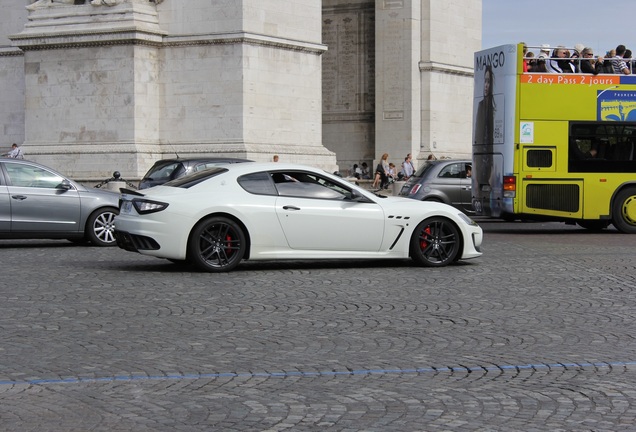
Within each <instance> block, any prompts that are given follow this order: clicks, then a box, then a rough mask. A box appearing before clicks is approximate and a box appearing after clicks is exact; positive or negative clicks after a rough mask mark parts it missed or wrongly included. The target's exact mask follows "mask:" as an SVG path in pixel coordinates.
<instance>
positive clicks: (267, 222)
mask: <svg viewBox="0 0 636 432" xmlns="http://www.w3.org/2000/svg"><path fill="white" fill-rule="evenodd" d="M226 168H227V169H228V170H230V171H229V172H228V173H224V174H221V175H218V176H217V177H212V178H209V179H207V180H205V181H204V182H202V183H200V184H198V185H196V186H192V187H191V188H189V189H184V188H179V187H172V186H169V185H168V186H156V187H153V188H150V189H144V190H143V191H141V192H140V193H141V194H142V195H143V196H144V198H145V199H148V200H153V201H157V202H164V203H168V204H169V206H168V207H167V208H166V209H165V210H163V211H158V212H155V213H150V214H145V215H139V214H138V213H137V212H136V210H135V209H134V208H131V209H124V208H122V209H121V211H120V214H119V216H117V218H116V219H115V227H116V230H117V231H121V232H126V233H133V234H135V235H139V236H146V237H149V238H152V239H154V240H155V241H156V242H157V243H158V244H159V246H160V248H159V249H157V250H139V251H138V252H140V253H143V254H145V255H151V256H157V257H161V258H169V259H174V260H185V259H186V254H187V247H188V237H189V235H190V232H191V231H192V229H193V228H194V226H195V225H196V224H197V223H198V222H199V221H201V220H202V219H204V218H206V217H207V216H209V215H214V214H223V215H229V216H231V217H232V218H234V219H236V220H238V221H240V222H241V223H242V224H243V225H244V226H245V231H246V232H247V235H248V236H249V243H250V246H249V259H250V260H271V259H334V258H350V259H364V258H408V257H409V254H410V240H411V237H412V235H413V232H414V230H415V228H416V226H417V225H418V224H419V223H420V222H421V221H423V220H424V219H427V218H429V217H433V216H443V217H446V218H448V219H450V220H452V221H453V222H454V223H455V225H456V226H457V227H458V228H459V231H460V233H461V236H462V238H463V239H464V242H463V250H462V251H461V253H460V255H461V259H467V258H475V257H478V256H480V255H481V252H480V251H479V250H478V249H479V247H480V245H481V242H482V235H483V234H482V230H481V228H480V227H479V226H478V225H476V224H474V223H472V224H469V223H466V222H465V220H466V219H467V218H466V217H465V216H464V218H466V219H462V218H461V217H460V216H459V215H460V214H461V212H460V211H459V210H457V209H455V208H453V207H451V206H448V205H445V204H441V203H434V202H419V201H415V200H411V199H408V198H401V197H388V198H387V197H385V198H381V197H378V196H376V195H374V194H372V193H370V192H368V191H366V190H364V189H362V188H359V187H358V186H355V185H352V184H349V183H348V182H347V181H345V180H343V179H341V178H339V177H336V176H333V175H331V174H328V173H325V172H323V171H321V170H319V169H316V168H312V167H308V166H302V165H295V164H282V163H275V164H274V163H241V164H233V165H232V166H229V167H226ZM279 169H280V170H305V171H307V172H310V173H313V174H316V175H320V176H321V177H324V178H326V179H329V180H330V181H333V182H338V184H341V185H343V186H346V187H347V188H349V189H351V190H355V191H356V193H357V194H358V195H359V196H363V197H365V198H367V199H368V201H370V202H357V201H354V200H342V199H341V200H330V199H313V198H302V197H286V196H276V195H261V194H254V193H248V192H246V191H245V190H244V189H243V188H242V187H241V185H240V184H238V182H237V181H236V178H238V177H240V176H241V175H243V174H248V173H252V172H258V171H273V170H279ZM132 198H135V195H132V194H123V195H122V199H124V200H130V199H132ZM308 227H311V228H310V229H309V228H308Z"/></svg>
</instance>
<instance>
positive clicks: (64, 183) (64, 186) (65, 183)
mask: <svg viewBox="0 0 636 432" xmlns="http://www.w3.org/2000/svg"><path fill="white" fill-rule="evenodd" d="M56 189H63V190H71V189H73V186H72V185H71V182H70V181H68V180H66V179H64V180H62V183H60V184H59V185H57V186H56Z"/></svg>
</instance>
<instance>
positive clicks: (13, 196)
mask: <svg viewBox="0 0 636 432" xmlns="http://www.w3.org/2000/svg"><path fill="white" fill-rule="evenodd" d="M11 198H13V199H15V200H20V201H23V200H25V199H27V197H26V195H11Z"/></svg>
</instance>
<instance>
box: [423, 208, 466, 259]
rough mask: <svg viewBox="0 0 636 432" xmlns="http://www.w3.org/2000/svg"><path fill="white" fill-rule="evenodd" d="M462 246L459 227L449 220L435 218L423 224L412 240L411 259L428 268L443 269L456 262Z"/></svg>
mask: <svg viewBox="0 0 636 432" xmlns="http://www.w3.org/2000/svg"><path fill="white" fill-rule="evenodd" d="M460 246H461V241H460V234H459V230H458V229H457V227H456V226H455V225H454V224H453V223H452V222H451V221H450V220H448V219H446V218H443V217H433V218H430V219H426V220H425V221H423V222H421V223H420V224H419V225H418V226H417V228H416V229H415V231H414V232H413V237H412V238H411V258H412V259H413V260H414V261H415V262H416V263H418V264H420V265H423V266H427V267H441V266H445V265H447V264H450V263H452V262H453V261H455V260H456V258H457V257H458V254H459V248H460Z"/></svg>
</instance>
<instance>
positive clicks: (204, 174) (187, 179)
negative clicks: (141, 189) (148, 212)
mask: <svg viewBox="0 0 636 432" xmlns="http://www.w3.org/2000/svg"><path fill="white" fill-rule="evenodd" d="M224 172H227V168H223V167H220V166H219V167H213V168H208V169H205V170H203V171H198V172H195V173H192V174H188V175H186V176H183V177H181V178H178V179H175V180H171V181H169V182H168V183H165V184H164V186H172V187H180V188H184V189H188V188H190V187H192V186H195V185H197V184H199V183H201V182H202V181H205V180H207V179H209V178H212V177H215V176H217V175H219V174H221V173H224Z"/></svg>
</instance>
